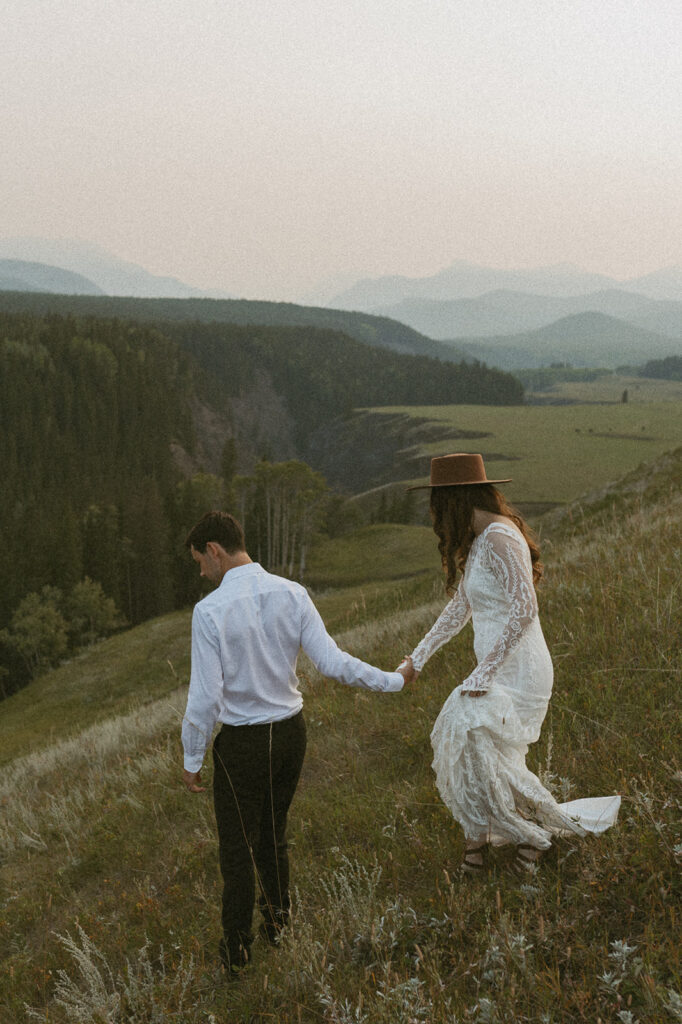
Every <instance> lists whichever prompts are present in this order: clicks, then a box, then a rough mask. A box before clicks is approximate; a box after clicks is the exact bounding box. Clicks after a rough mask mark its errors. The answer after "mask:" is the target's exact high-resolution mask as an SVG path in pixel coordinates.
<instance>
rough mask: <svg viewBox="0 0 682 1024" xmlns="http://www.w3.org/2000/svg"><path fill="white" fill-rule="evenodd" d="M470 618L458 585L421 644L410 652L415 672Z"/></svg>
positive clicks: (461, 585)
mask: <svg viewBox="0 0 682 1024" xmlns="http://www.w3.org/2000/svg"><path fill="white" fill-rule="evenodd" d="M470 618H471V607H470V605H469V599H468V598H467V595H466V591H465V589H464V585H463V584H462V583H460V585H459V587H458V588H457V590H456V592H455V596H454V597H453V598H452V600H451V601H450V602H449V603H448V604H446V606H445V608H444V609H443V611H442V612H441V614H440V615H439V616H438V618H437V619H436V621H435V623H434V624H433V626H432V627H431V629H430V630H429V632H428V633H427V634H426V636H425V637H424V639H423V640H422V641H421V643H419V644H417V646H416V647H415V649H414V650H413V651H412V664H413V665H414V667H415V668H416V670H417V672H421V670H422V668H423V667H424V665H425V664H426V662H427V661H428V660H429V658H430V657H431V655H432V654H435V652H436V651H437V650H438V649H439V647H442V646H443V644H444V643H446V642H447V641H448V640H449V639H450V638H451V637H453V636H456V635H457V633H459V631H460V630H461V629H463V628H464V626H466V624H467V622H468V621H469V619H470Z"/></svg>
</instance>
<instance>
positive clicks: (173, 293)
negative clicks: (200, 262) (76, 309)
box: [0, 238, 230, 299]
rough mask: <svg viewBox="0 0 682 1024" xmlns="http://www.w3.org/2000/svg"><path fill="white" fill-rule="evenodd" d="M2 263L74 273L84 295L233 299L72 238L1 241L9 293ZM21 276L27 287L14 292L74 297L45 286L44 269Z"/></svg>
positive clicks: (0, 270)
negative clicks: (30, 265) (21, 263)
mask: <svg viewBox="0 0 682 1024" xmlns="http://www.w3.org/2000/svg"><path fill="white" fill-rule="evenodd" d="M3 260H13V261H16V260H21V261H23V262H24V264H25V266H27V265H29V264H33V265H34V266H35V265H36V264H42V265H43V266H45V265H48V266H50V267H51V268H53V269H55V270H56V269H61V270H68V271H71V272H72V273H73V274H77V275H79V276H80V277H81V278H82V279H83V287H84V288H85V290H82V291H80V292H78V294H81V295H93V294H105V295H130V296H141V297H147V298H179V299H184V298H201V297H206V298H216V299H227V298H229V297H230V296H229V295H228V293H227V292H225V291H221V290H220V289H214V290H212V291H209V290H203V289H201V288H193V287H192V286H191V285H188V284H185V283H184V281H180V280H178V279H177V278H175V277H160V276H158V275H156V274H150V273H149V271H148V270H145V269H144V267H140V266H138V265H137V264H136V263H129V262H127V261H126V260H120V259H118V257H117V256H112V255H111V253H109V252H106V250H104V249H101V248H100V247H99V246H97V245H92V244H91V243H90V242H80V241H76V240H72V239H48V238H8V239H0V289H3V290H5V291H7V290H9V289H10V285H9V284H5V283H4V280H5V273H4V270H3V268H2V266H1V263H2V261H3ZM22 277H23V278H24V281H25V286H24V287H23V288H21V289H16V288H13V289H12V290H21V291H50V292H62V294H75V292H74V290H73V288H72V287H70V286H69V287H64V288H60V287H45V286H44V283H45V282H46V281H47V280H48V278H47V275H46V273H45V271H44V270H43V271H36V272H35V275H33V274H31V273H30V272H29V271H28V270H27V269H26V270H25V271H24V274H23V275H22ZM86 286H87V287H86Z"/></svg>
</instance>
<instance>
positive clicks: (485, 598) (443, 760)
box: [412, 522, 620, 849]
mask: <svg viewBox="0 0 682 1024" xmlns="http://www.w3.org/2000/svg"><path fill="white" fill-rule="evenodd" d="M470 618H472V619H473V626H474V649H475V652H476V658H477V660H478V664H477V666H476V668H475V669H474V671H473V672H472V673H471V675H470V676H469V677H468V678H467V679H465V680H464V682H463V683H462V684H461V685H460V686H458V687H457V688H456V689H455V690H453V692H452V693H451V694H450V696H449V697H448V699H447V700H446V702H445V704H444V705H443V708H442V710H441V712H440V714H439V716H438V718H437V720H436V724H435V725H434V728H433V732H432V733H431V742H432V744H433V751H434V760H433V768H434V771H435V773H436V784H437V786H438V789H439V792H440V794H441V796H442V798H443V801H444V802H445V804H446V806H447V807H448V808H449V809H450V811H451V812H452V814H453V815H454V817H455V819H456V820H457V821H458V822H459V823H460V824H461V826H462V828H463V829H464V834H465V836H466V838H467V839H469V840H477V841H483V840H486V841H488V842H490V843H492V844H494V845H502V844H504V843H514V844H520V843H527V844H530V845H532V846H535V847H537V848H538V849H546V848H547V847H548V846H550V845H551V842H550V836H551V835H552V834H560V833H566V832H573V833H577V834H579V835H582V834H584V833H585V832H603V831H604V830H605V829H607V828H609V826H610V825H612V824H613V823H614V822H615V820H616V817H617V815H618V809H619V806H620V797H619V796H615V797H595V798H592V799H587V800H572V801H571V802H570V803H563V804H559V803H557V802H556V800H555V799H554V797H553V796H552V794H551V793H550V792H549V790H547V789H546V788H545V787H544V786H543V785H542V783H541V782H540V780H539V779H538V778H537V776H536V775H533V773H532V772H531V771H529V770H528V768H527V767H526V752H527V750H528V745H529V744H530V743H534V742H535V741H536V740H537V739H538V737H539V735H540V728H541V726H542V722H543V720H544V717H545V714H546V712H547V704H548V702H549V698H550V695H551V692H552V678H553V671H552V662H551V659H550V656H549V651H548V650H547V644H546V643H545V638H544V636H543V635H542V629H541V627H540V620H539V619H538V605H537V599H536V596H535V587H534V586H533V572H532V563H531V558H530V551H529V549H528V545H527V544H526V541H525V540H524V538H523V536H522V535H521V533H520V532H519V531H518V530H517V529H515V528H514V527H513V526H507V525H506V524H505V523H498V522H493V523H491V524H490V525H489V526H488V527H487V528H486V529H485V530H483V532H482V533H480V534H479V535H478V536H477V537H476V538H475V540H474V542H473V544H472V545H471V550H470V552H469V556H468V558H467V562H466V566H465V571H464V575H463V577H462V580H461V582H460V585H459V588H458V589H457V591H456V593H455V595H454V597H453V598H452V600H451V601H450V603H449V604H448V605H447V606H446V608H445V610H444V611H443V613H442V614H441V615H440V617H439V618H438V620H437V621H436V623H435V625H434V626H433V627H432V629H431V630H430V631H429V632H428V633H427V635H426V636H425V637H424V639H423V640H422V641H421V643H420V644H419V645H418V646H417V647H416V648H415V650H414V651H413V653H412V660H413V663H414V667H415V668H416V669H417V670H419V671H421V669H422V668H423V666H424V664H425V662H426V661H427V660H428V658H429V657H430V656H431V655H432V654H433V653H434V652H435V651H437V650H438V649H439V648H440V647H442V646H443V644H444V643H446V641H447V640H449V639H450V638H451V637H453V636H455V634H457V633H459V631H460V630H461V629H462V628H463V626H465V625H466V623H467V622H468V621H469V619H470ZM467 690H479V691H485V692H484V695H483V696H480V697H476V698H471V697H466V696H464V695H463V693H464V691H467Z"/></svg>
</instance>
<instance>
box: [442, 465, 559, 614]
mask: <svg viewBox="0 0 682 1024" xmlns="http://www.w3.org/2000/svg"><path fill="white" fill-rule="evenodd" d="M477 508H478V509H481V510H482V511H483V512H492V513H493V514H494V515H498V516H506V517H507V518H508V519H511V521H512V522H513V523H514V524H515V525H516V526H518V528H519V530H520V531H521V533H522V534H523V536H524V537H525V539H526V542H527V544H528V547H529V548H530V557H531V561H532V563H533V581H534V582H535V583H537V582H538V581H539V580H540V579H541V577H542V562H541V561H540V548H539V547H538V545H537V541H536V540H535V534H534V533H533V531H532V530H531V528H530V527H529V526H528V524H527V523H526V522H525V521H524V520H523V518H522V517H521V516H520V515H519V513H518V512H517V511H516V509H515V508H514V507H513V506H512V505H510V504H509V502H508V501H507V499H506V498H505V496H504V495H503V494H502V493H501V492H500V491H498V490H497V488H496V487H493V485H492V484H460V485H458V486H457V487H432V488H431V520H432V522H433V532H434V533H435V534H436V536H437V537H438V550H439V551H440V557H441V560H442V563H443V570H444V571H445V574H446V581H445V590H446V592H447V593H448V594H450V595H452V593H453V592H454V589H455V580H456V579H457V573H458V572H462V573H463V572H464V566H465V564H466V560H467V558H468V556H469V551H470V549H471V545H472V544H473V541H474V537H475V536H476V535H475V533H474V512H475V510H476V509H477Z"/></svg>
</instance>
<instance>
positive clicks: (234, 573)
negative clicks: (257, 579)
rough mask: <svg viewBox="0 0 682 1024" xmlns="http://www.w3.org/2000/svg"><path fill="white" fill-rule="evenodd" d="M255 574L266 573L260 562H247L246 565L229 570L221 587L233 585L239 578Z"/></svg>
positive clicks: (221, 582)
mask: <svg viewBox="0 0 682 1024" xmlns="http://www.w3.org/2000/svg"><path fill="white" fill-rule="evenodd" d="M255 572H265V570H264V569H263V566H262V565H261V564H260V562H247V563H246V565H235V567H234V569H228V570H227V572H226V573H225V575H224V576H223V578H222V580H221V581H220V586H221V587H223V586H225V583H232V581H233V580H236V579H237V577H241V576H251V575H253V573H255Z"/></svg>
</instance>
